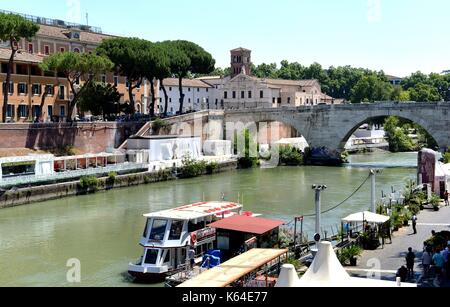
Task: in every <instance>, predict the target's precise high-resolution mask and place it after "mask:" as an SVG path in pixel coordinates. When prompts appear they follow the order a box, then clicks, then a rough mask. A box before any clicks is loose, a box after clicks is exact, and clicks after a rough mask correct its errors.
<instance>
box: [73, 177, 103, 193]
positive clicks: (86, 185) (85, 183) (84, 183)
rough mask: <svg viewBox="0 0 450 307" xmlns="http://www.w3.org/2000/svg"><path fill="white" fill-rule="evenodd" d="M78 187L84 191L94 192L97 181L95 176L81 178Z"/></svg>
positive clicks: (96, 188) (96, 187)
mask: <svg viewBox="0 0 450 307" xmlns="http://www.w3.org/2000/svg"><path fill="white" fill-rule="evenodd" d="M78 186H79V187H80V189H82V190H84V191H92V192H95V191H97V190H98V186H99V181H98V178H97V177H95V176H83V177H81V178H80V183H79V184H78Z"/></svg>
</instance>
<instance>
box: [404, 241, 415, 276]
mask: <svg viewBox="0 0 450 307" xmlns="http://www.w3.org/2000/svg"><path fill="white" fill-rule="evenodd" d="M415 259H416V254H414V252H413V249H412V247H410V248H408V253H407V254H406V268H407V269H408V277H410V278H411V277H414V261H415Z"/></svg>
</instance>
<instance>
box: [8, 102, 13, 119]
mask: <svg viewBox="0 0 450 307" xmlns="http://www.w3.org/2000/svg"><path fill="white" fill-rule="evenodd" d="M6 117H9V118H11V117H13V106H12V105H11V104H8V107H7V108H6Z"/></svg>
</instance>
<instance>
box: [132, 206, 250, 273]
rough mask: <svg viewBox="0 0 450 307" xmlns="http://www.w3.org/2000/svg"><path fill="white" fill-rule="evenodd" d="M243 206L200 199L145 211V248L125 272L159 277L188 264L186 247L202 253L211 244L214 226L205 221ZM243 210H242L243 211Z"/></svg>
mask: <svg viewBox="0 0 450 307" xmlns="http://www.w3.org/2000/svg"><path fill="white" fill-rule="evenodd" d="M242 209H243V206H242V205H240V204H237V203H233V202H223V201H222V202H201V203H196V204H191V205H186V206H182V207H179V208H175V209H170V210H164V211H160V212H155V213H149V214H145V215H144V217H145V218H147V221H146V224H145V230H144V233H143V235H142V238H141V240H140V245H141V246H142V247H143V248H144V252H143V254H142V256H141V258H140V259H139V260H138V262H137V263H135V264H134V263H130V264H129V266H128V273H129V274H130V275H131V276H133V277H135V278H136V279H137V280H146V281H159V280H161V281H162V280H164V279H165V278H166V277H167V276H170V275H173V274H176V273H177V272H180V271H182V270H184V269H186V266H187V265H188V263H189V261H190V259H189V258H188V257H189V250H190V249H192V248H194V249H195V257H196V258H197V259H201V257H202V256H203V255H204V254H205V253H207V252H208V250H211V249H213V248H214V241H215V240H216V230H215V229H214V228H208V227H207V225H208V224H210V223H213V222H215V221H217V220H220V219H224V218H227V217H231V216H233V215H237V214H243V212H242ZM244 214H245V213H244Z"/></svg>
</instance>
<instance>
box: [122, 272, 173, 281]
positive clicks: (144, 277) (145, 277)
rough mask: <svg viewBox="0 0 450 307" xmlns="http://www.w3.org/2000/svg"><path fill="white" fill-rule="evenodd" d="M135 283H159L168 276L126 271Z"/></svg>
mask: <svg viewBox="0 0 450 307" xmlns="http://www.w3.org/2000/svg"><path fill="white" fill-rule="evenodd" d="M128 274H130V275H131V276H132V277H133V278H134V280H135V281H136V282H148V283H160V282H164V281H165V280H166V277H167V276H168V274H166V273H143V272H135V271H128Z"/></svg>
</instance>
